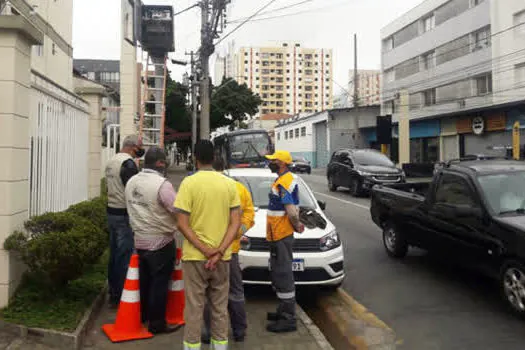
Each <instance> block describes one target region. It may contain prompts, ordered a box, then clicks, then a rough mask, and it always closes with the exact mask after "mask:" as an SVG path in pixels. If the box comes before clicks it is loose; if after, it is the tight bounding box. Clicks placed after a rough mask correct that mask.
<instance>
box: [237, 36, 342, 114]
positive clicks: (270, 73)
mask: <svg viewBox="0 0 525 350" xmlns="http://www.w3.org/2000/svg"><path fill="white" fill-rule="evenodd" d="M237 60H238V65H237V68H238V69H237V77H236V79H237V80H238V81H239V82H240V83H246V84H247V85H248V87H250V89H252V90H253V91H254V92H255V93H257V94H259V95H260V96H261V98H262V100H263V104H262V106H261V107H260V113H261V114H263V115H264V114H269V113H277V114H292V115H295V114H297V113H302V112H305V113H315V112H319V111H322V110H325V109H329V108H332V105H333V90H332V75H333V69H332V50H331V49H310V48H303V47H301V45H300V44H297V43H283V44H282V45H281V46H277V47H242V48H241V49H240V50H239V52H238V54H237Z"/></svg>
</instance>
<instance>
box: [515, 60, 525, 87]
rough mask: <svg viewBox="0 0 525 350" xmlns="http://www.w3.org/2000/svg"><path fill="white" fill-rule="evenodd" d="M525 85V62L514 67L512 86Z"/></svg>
mask: <svg viewBox="0 0 525 350" xmlns="http://www.w3.org/2000/svg"><path fill="white" fill-rule="evenodd" d="M523 83H525V62H523V63H520V64H517V65H515V66H514V84H516V86H518V84H523Z"/></svg>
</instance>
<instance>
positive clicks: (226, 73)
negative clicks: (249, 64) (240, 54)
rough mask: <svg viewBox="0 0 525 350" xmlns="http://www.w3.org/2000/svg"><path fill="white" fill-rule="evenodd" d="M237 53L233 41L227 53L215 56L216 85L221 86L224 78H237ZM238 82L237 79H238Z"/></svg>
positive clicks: (229, 44)
mask: <svg viewBox="0 0 525 350" xmlns="http://www.w3.org/2000/svg"><path fill="white" fill-rule="evenodd" d="M237 65H238V60H237V53H236V52H235V42H234V41H231V42H229V43H228V46H227V47H226V49H225V52H223V53H218V54H216V55H215V75H214V81H213V82H214V84H215V85H220V83H221V82H222V80H223V79H224V78H235V77H237ZM236 80H237V79H236Z"/></svg>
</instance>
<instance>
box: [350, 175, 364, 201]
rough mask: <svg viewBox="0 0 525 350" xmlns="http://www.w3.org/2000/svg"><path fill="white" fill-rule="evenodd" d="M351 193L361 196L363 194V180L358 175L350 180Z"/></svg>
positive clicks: (354, 195)
mask: <svg viewBox="0 0 525 350" xmlns="http://www.w3.org/2000/svg"><path fill="white" fill-rule="evenodd" d="M350 194H351V195H352V196H353V197H359V196H360V195H361V194H362V191H361V181H359V179H358V178H357V177H354V178H352V180H350Z"/></svg>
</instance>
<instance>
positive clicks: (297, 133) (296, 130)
mask: <svg viewBox="0 0 525 350" xmlns="http://www.w3.org/2000/svg"><path fill="white" fill-rule="evenodd" d="M298 137H299V128H297V129H295V138H298Z"/></svg>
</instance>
